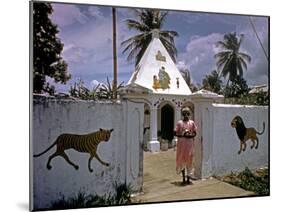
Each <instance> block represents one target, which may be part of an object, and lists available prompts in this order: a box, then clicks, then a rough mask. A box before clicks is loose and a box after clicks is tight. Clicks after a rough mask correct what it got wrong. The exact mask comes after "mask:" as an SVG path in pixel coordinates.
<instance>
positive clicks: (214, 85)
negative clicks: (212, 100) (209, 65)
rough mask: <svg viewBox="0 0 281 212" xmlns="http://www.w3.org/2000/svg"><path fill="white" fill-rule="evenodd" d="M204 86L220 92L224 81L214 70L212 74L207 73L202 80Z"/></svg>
mask: <svg viewBox="0 0 281 212" xmlns="http://www.w3.org/2000/svg"><path fill="white" fill-rule="evenodd" d="M202 84H203V88H204V89H207V90H209V91H212V92H215V93H220V91H221V87H222V81H221V79H220V76H219V73H218V72H217V71H216V70H214V71H212V73H211V74H210V75H206V76H205V78H204V79H203V80H202Z"/></svg>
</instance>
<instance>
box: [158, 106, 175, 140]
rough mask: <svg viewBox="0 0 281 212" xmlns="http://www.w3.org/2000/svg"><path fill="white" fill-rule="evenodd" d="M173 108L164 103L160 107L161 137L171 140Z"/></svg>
mask: <svg viewBox="0 0 281 212" xmlns="http://www.w3.org/2000/svg"><path fill="white" fill-rule="evenodd" d="M174 117H175V115H174V109H173V107H172V106H171V105H169V104H166V105H164V106H163V107H162V108H161V138H163V139H166V140H169V141H172V140H173V137H174V135H173V130H174Z"/></svg>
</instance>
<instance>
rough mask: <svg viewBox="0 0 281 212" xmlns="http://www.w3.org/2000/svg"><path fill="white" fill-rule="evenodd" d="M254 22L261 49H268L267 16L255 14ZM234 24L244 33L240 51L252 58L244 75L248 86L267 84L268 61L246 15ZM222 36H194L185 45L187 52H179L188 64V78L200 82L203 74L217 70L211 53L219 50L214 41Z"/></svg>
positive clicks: (218, 34) (212, 34) (213, 53)
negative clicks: (189, 73)
mask: <svg viewBox="0 0 281 212" xmlns="http://www.w3.org/2000/svg"><path fill="white" fill-rule="evenodd" d="M228 21H230V19H229V20H228ZM253 22H254V24H255V27H256V30H257V32H258V35H259V37H260V39H261V41H262V44H263V46H264V48H265V49H266V51H268V25H267V19H265V18H263V17H261V18H259V17H255V18H253ZM234 24H235V26H236V29H235V30H233V31H236V32H237V34H244V40H243V42H242V45H241V48H240V50H241V51H242V52H244V53H246V54H248V55H250V56H251V58H252V61H251V63H250V64H248V69H247V70H245V71H244V78H245V79H246V80H247V82H248V84H249V85H257V84H264V83H268V75H269V72H268V61H267V59H266V57H265V55H264V53H263V50H262V48H261V46H260V44H259V42H258V40H257V37H256V35H255V34H254V31H253V29H252V27H251V25H250V22H249V18H248V17H244V18H243V19H242V18H241V17H240V18H239V21H237V20H236V21H235V22H234ZM223 35H224V34H222V33H211V34H208V35H206V36H198V35H193V36H192V37H191V39H190V41H189V42H188V43H187V44H186V51H185V52H182V53H180V54H179V57H180V59H181V60H183V61H184V62H185V63H186V64H187V65H188V66H189V67H190V72H191V77H192V79H193V80H195V81H196V82H197V83H201V82H202V79H203V77H204V76H205V75H206V74H208V73H209V72H211V71H212V70H213V69H216V60H215V58H214V55H215V54H216V53H218V51H219V48H217V47H216V45H215V43H216V42H217V41H219V40H222V39H223Z"/></svg>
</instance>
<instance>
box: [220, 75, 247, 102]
mask: <svg viewBox="0 0 281 212" xmlns="http://www.w3.org/2000/svg"><path fill="white" fill-rule="evenodd" d="M248 93H249V87H248V85H247V82H246V80H245V79H243V77H240V76H237V77H236V78H235V79H234V80H233V82H232V83H231V85H230V86H226V87H225V89H224V96H225V97H240V96H242V95H244V96H245V95H247V94H248Z"/></svg>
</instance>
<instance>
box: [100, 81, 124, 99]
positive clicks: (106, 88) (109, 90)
mask: <svg viewBox="0 0 281 212" xmlns="http://www.w3.org/2000/svg"><path fill="white" fill-rule="evenodd" d="M106 83H107V84H102V85H101V87H100V88H99V90H98V92H97V95H98V98H99V99H113V83H110V81H109V79H108V77H107V78H106ZM123 83H124V82H121V83H120V84H119V85H117V88H116V89H117V96H118V94H119V92H120V89H121V88H122V87H124V86H123Z"/></svg>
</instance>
